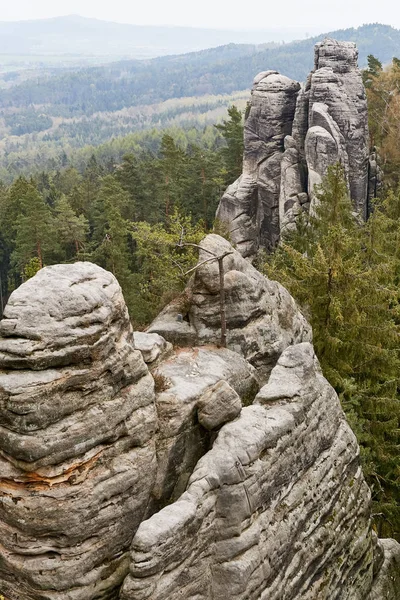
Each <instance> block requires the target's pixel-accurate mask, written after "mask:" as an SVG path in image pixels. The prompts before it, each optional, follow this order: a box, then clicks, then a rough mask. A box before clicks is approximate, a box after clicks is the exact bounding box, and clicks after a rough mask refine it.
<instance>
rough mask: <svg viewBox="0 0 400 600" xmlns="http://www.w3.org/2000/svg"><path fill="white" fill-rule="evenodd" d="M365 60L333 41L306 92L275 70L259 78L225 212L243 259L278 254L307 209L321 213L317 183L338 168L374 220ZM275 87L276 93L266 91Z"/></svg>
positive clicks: (320, 47) (319, 47)
mask: <svg viewBox="0 0 400 600" xmlns="http://www.w3.org/2000/svg"><path fill="white" fill-rule="evenodd" d="M357 56H358V52H357V48H356V46H355V44H354V43H352V42H337V41H335V40H330V39H326V40H324V41H323V42H320V43H318V44H316V46H315V66H314V70H313V71H312V72H311V74H310V75H309V77H308V79H307V82H306V83H305V85H304V86H303V87H300V85H299V84H297V83H296V82H293V81H290V80H287V78H284V77H282V76H280V75H278V74H277V73H275V72H270V71H267V72H265V73H260V75H258V76H257V77H256V78H255V85H254V87H253V91H252V101H251V109H250V113H249V117H248V119H247V120H246V123H245V136H244V138H245V153H244V163H243V175H242V177H241V178H239V180H238V181H237V182H235V183H234V184H233V185H232V186H230V187H229V188H228V190H227V191H226V193H225V195H224V196H223V198H222V199H221V202H220V205H219V208H218V211H217V217H218V218H219V219H220V220H221V221H222V222H224V223H226V224H227V225H228V227H229V230H230V232H231V235H232V240H233V242H234V243H235V244H236V245H237V248H238V250H239V251H240V252H241V253H242V255H243V256H246V257H247V256H252V255H254V254H255V253H256V251H257V250H258V248H259V247H260V246H261V247H264V248H266V249H268V250H269V249H271V248H274V247H275V246H276V244H277V242H278V241H279V237H280V236H281V235H284V234H285V232H287V231H290V230H291V229H293V228H294V227H295V226H296V220H297V217H298V216H299V215H300V214H301V212H302V211H309V210H313V206H314V204H315V201H316V199H315V191H314V188H315V185H316V184H319V183H321V180H322V178H323V176H324V175H325V174H326V171H327V168H328V167H329V166H330V165H333V164H335V163H337V162H340V163H341V164H342V165H343V168H344V171H345V176H346V179H347V182H348V188H349V192H350V195H351V198H352V200H353V203H354V208H355V210H356V211H357V212H358V213H359V214H360V215H361V216H362V217H363V218H366V216H367V207H368V193H370V194H371V190H372V185H373V183H371V184H370V191H369V192H368V176H369V164H368V142H369V140H368V115H367V103H366V95H365V90H364V86H363V83H362V78H361V73H360V71H359V70H358V67H357ZM272 73H273V74H272ZM272 78H274V81H273V85H272V81H271V84H268V82H269V81H270V80H271V79H272ZM278 82H279V84H278ZM279 86H280V87H279ZM260 87H262V90H260ZM271 87H272V88H273V90H274V92H275V93H268V92H267V91H266V90H269V89H270V88H271ZM278 90H279V92H278ZM253 132H255V133H253ZM255 140H256V141H257V143H255ZM249 157H250V160H249ZM255 165H257V168H255ZM370 171H371V169H370Z"/></svg>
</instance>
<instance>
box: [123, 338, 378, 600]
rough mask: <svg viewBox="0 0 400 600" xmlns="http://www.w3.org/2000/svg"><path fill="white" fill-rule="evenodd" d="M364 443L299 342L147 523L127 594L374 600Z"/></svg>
mask: <svg viewBox="0 0 400 600" xmlns="http://www.w3.org/2000/svg"><path fill="white" fill-rule="evenodd" d="M369 505H370V495H369V490H368V488H367V486H366V484H365V481H364V478H363V475H362V472H361V469H360V465H359V460H358V447H357V443H356V440H355V438H354V435H353V433H352V432H351V430H350V428H349V426H348V425H347V423H346V420H345V418H344V415H343V412H342V410H341V408H340V404H339V400H338V398H337V396H336V393H335V392H334V390H333V389H332V388H331V386H330V385H329V384H328V382H327V381H326V380H325V379H324V377H323V376H322V374H321V371H320V368H319V365H318V362H317V360H316V358H315V356H314V352H313V348H312V346H311V345H310V344H309V343H303V344H299V345H296V346H292V347H290V348H287V349H286V350H285V351H284V352H283V354H282V356H281V358H280V359H279V361H278V364H277V366H276V367H275V369H274V370H273V371H272V374H271V379H270V382H269V383H268V384H267V385H266V386H265V387H264V388H263V389H262V390H261V391H260V393H259V395H258V396H257V398H256V404H254V405H252V406H249V407H247V408H244V409H243V410H242V413H241V415H240V417H239V418H238V419H237V420H236V421H234V422H232V423H229V424H227V425H225V426H224V427H223V428H222V429H221V431H220V433H219V435H218V437H217V439H216V441H215V443H214V446H213V448H212V450H210V451H209V452H208V453H207V454H206V455H205V456H204V457H203V458H201V459H200V461H199V462H198V464H197V466H196V469H195V470H194V473H193V475H192V477H191V478H190V480H189V484H188V488H187V491H186V492H185V493H184V494H183V495H182V496H181V497H180V498H179V500H178V501H177V502H175V503H174V504H172V505H170V506H167V507H165V508H164V509H163V510H161V511H160V512H159V513H157V514H156V515H154V516H153V517H151V519H149V520H147V521H145V522H143V523H142V524H141V526H140V527H139V529H138V531H137V533H136V536H135V538H134V540H133V545H132V556H131V560H132V562H131V566H130V574H129V577H128V578H127V579H126V581H125V583H124V586H123V589H122V592H121V598H123V600H145V599H150V598H151V600H173V599H175V598H177V597H178V596H179V597H182V598H187V599H189V598H196V599H198V600H226V598H227V597H229V598H234V599H241V600H244V599H247V600H249V599H254V600H259V599H267V598H268V600H282V598H285V600H291V599H299V600H300V598H301V599H302V600H323V599H325V600H328V599H329V600H346V599H348V600H358V599H359V600H362V599H365V598H366V596H367V594H368V593H369V591H370V589H371V585H372V580H373V554H374V540H373V536H372V533H371V523H370V510H369V509H370V506H369Z"/></svg>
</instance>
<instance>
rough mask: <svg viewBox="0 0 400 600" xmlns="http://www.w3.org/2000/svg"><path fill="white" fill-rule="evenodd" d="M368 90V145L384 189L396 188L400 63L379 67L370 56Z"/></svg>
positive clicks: (399, 161)
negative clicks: (380, 170) (377, 160)
mask: <svg viewBox="0 0 400 600" xmlns="http://www.w3.org/2000/svg"><path fill="white" fill-rule="evenodd" d="M363 80H364V83H365V86H366V90H367V99H368V123H369V131H370V138H371V146H376V147H377V150H378V154H379V156H380V165H381V166H382V167H383V169H384V175H385V177H384V184H385V186H386V188H388V187H390V186H394V187H396V186H397V185H398V184H399V182H400V179H399V173H400V61H399V60H398V59H397V58H393V60H392V63H391V64H390V65H389V66H388V67H386V68H385V69H383V68H382V65H381V63H380V62H379V61H378V60H377V59H376V58H375V57H373V56H371V57H369V68H368V69H366V70H365V71H363Z"/></svg>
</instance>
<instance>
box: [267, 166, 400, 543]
mask: <svg viewBox="0 0 400 600" xmlns="http://www.w3.org/2000/svg"><path fill="white" fill-rule="evenodd" d="M317 197H318V202H319V204H318V205H317V207H316V214H315V216H314V217H311V218H310V221H309V223H308V226H307V227H305V228H303V230H302V232H301V236H300V235H299V233H294V234H293V235H292V237H291V239H288V240H286V241H285V242H284V243H282V244H281V246H280V247H279V249H278V251H277V252H276V254H275V255H274V256H272V257H271V258H270V260H269V261H268V263H267V273H268V274H269V275H270V276H272V277H274V278H276V279H278V280H279V281H280V282H282V283H283V284H284V285H286V286H287V287H288V289H289V290H290V291H291V293H292V294H293V295H294V297H295V298H296V299H297V300H298V301H299V303H300V304H301V306H302V307H303V309H304V311H305V313H306V315H307V316H308V318H309V320H310V322H311V324H312V326H313V332H314V344H315V349H316V353H317V355H318V358H319V360H320V362H321V365H322V368H323V371H324V374H325V375H326V376H327V378H328V379H329V381H330V382H331V384H332V385H333V386H334V387H335V388H336V390H337V391H338V393H339V395H340V397H341V400H342V404H343V407H344V409H345V410H346V412H347V415H348V417H349V419H350V421H351V424H352V425H353V428H354V429H355V431H356V433H357V434H358V439H359V442H360V443H361V445H362V449H363V458H364V465H365V470H366V473H367V476H368V479H369V483H370V484H371V487H372V489H373V497H374V501H375V503H376V513H377V514H379V515H380V516H379V517H378V518H377V526H378V528H379V531H380V533H381V534H383V535H388V534H390V535H397V536H399V535H400V509H399V507H398V506H397V507H396V504H397V502H398V500H399V498H400V495H399V492H400V468H399V464H398V450H399V446H400V427H399V425H400V396H399V394H398V389H400V356H399V326H398V323H399V314H400V313H399V303H398V295H399V293H398V287H397V282H396V270H397V269H398V264H399V263H398V260H397V261H396V260H394V259H393V256H392V250H393V246H392V248H391V249H390V251H388V250H389V248H388V246H387V245H386V243H387V242H386V237H387V233H388V232H389V231H390V229H391V227H392V228H393V223H392V225H391V224H390V222H388V221H387V219H386V216H385V215H384V214H383V213H382V212H380V211H378V212H377V214H376V215H375V214H374V216H373V217H372V218H371V220H370V222H369V223H368V224H364V225H362V224H360V223H359V222H358V221H357V220H356V219H355V218H354V215H353V214H352V205H351V201H350V199H349V198H348V195H347V188H346V183H345V180H344V177H343V172H342V168H341V167H340V166H339V165H336V166H335V167H332V168H330V169H329V171H328V174H327V176H326V178H325V179H324V181H323V183H322V185H321V187H320V189H319V192H318V194H317ZM397 210H398V209H397ZM399 232H400V229H399V227H398V226H397V232H396V235H395V236H394V233H393V231H392V233H391V236H390V239H391V241H392V243H393V242H394V238H396V240H395V242H394V243H396V244H397V245H398V239H399V238H398V236H399ZM397 252H398V249H397Z"/></svg>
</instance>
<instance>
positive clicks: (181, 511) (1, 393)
mask: <svg viewBox="0 0 400 600" xmlns="http://www.w3.org/2000/svg"><path fill="white" fill-rule="evenodd" d="M202 246H203V250H202V251H201V253H200V257H199V263H201V262H202V261H203V260H204V258H209V252H210V251H212V252H214V253H216V254H219V253H223V254H227V255H226V258H225V259H224V264H225V275H224V285H225V288H226V309H227V322H228V326H229V332H228V345H229V348H221V347H219V346H218V341H219V336H220V315H219V287H218V286H219V273H218V269H217V267H216V264H215V263H213V262H211V263H206V264H203V265H201V266H200V267H199V269H198V271H197V273H196V275H195V276H194V277H193V278H192V280H191V281H190V283H189V285H188V289H187V290H186V293H185V295H184V299H183V301H181V302H175V303H172V304H171V305H170V306H169V307H167V309H166V310H165V311H164V312H163V313H162V314H161V315H160V317H159V318H158V319H156V321H155V322H154V323H153V325H152V327H151V331H150V332H146V333H135V334H133V333H132V330H131V326H130V324H129V319H128V315H127V311H126V307H125V304H124V301H123V298H122V295H121V290H120V288H119V286H118V284H117V282H116V280H115V278H114V277H113V276H112V275H111V274H109V273H107V272H105V271H104V270H103V269H101V268H99V267H96V266H94V265H91V264H90V263H77V264H75V265H59V266H56V267H50V268H46V269H43V270H42V271H40V272H39V273H38V274H37V275H36V276H35V277H34V278H33V279H31V280H29V281H28V282H27V283H25V284H24V285H23V286H21V287H20V288H19V289H18V290H17V291H16V292H14V294H13V295H12V297H11V298H10V302H9V304H8V307H7V309H6V311H5V319H4V320H3V321H2V322H1V323H0V432H1V436H0V594H3V595H4V596H5V598H7V600H100V599H105V600H108V599H110V600H111V599H116V598H121V599H124V600H144V599H146V600H161V599H162V600H168V599H174V600H175V598H178V597H179V598H182V599H183V600H185V599H186V600H189V599H194V598H196V599H198V600H200V599H202V600H219V599H221V600H222V599H224V600H225V599H226V598H227V597H232V598H236V599H238V600H239V599H241V600H245V598H246V599H254V600H258V599H265V600H266V599H267V598H268V600H273V599H275V598H276V600H278V599H279V600H281V599H282V598H285V600H291V599H293V600H294V599H296V600H300V599H301V600H303V599H306V600H323V599H325V600H335V599H337V600H339V599H340V600H342V599H343V600H346V599H348V600H350V599H351V600H377V599H378V598H385V599H386V600H398V589H399V587H398V575H397V570H398V562H399V560H400V547H399V545H398V544H397V543H396V542H394V541H392V540H387V541H384V542H383V543H381V542H380V541H378V540H377V539H376V538H375V536H374V534H373V532H372V528H371V516H370V494H369V490H368V488H367V486H366V484H365V481H364V478H363V475H362V471H361V468H360V464H359V458H358V447H357V443H356V440H355V438H354V435H353V433H352V432H351V430H350V428H349V426H348V425H347V423H346V420H345V418H344V415H343V412H342V410H341V408H340V404H339V401H338V398H337V396H336V394H335V392H334V390H333V389H332V388H331V386H330V385H329V384H328V382H327V381H326V380H325V379H324V377H323V375H322V373H321V371H320V368H319V365H318V361H317V359H316V357H315V355H314V351H313V347H312V345H311V331H310V328H309V326H308V324H307V323H306V321H305V320H304V318H303V317H302V315H301V313H300V312H299V311H298V309H297V307H296V305H295V303H294V301H293V299H292V298H291V297H290V295H289V294H288V293H287V291H286V290H284V289H283V288H282V287H281V286H279V284H277V283H275V282H271V281H268V280H267V279H266V278H264V277H263V276H262V275H261V274H260V273H258V272H257V271H256V270H255V269H254V268H253V267H252V266H251V265H250V264H249V263H248V262H247V261H246V260H244V259H243V257H242V256H241V255H240V254H239V253H238V252H236V251H234V250H233V248H232V247H231V246H230V245H229V244H228V243H227V242H226V241H225V240H223V239H222V238H220V237H218V236H215V235H210V236H207V238H205V240H203V242H202ZM158 332H163V333H165V336H166V337H167V338H168V340H169V341H166V340H165V339H164V338H163V337H162V336H161V335H160V334H159V333H158ZM170 342H173V343H174V347H173V346H172V344H171V343H170ZM264 384H265V385H264ZM260 388H261V389H260ZM129 550H130V551H129Z"/></svg>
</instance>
